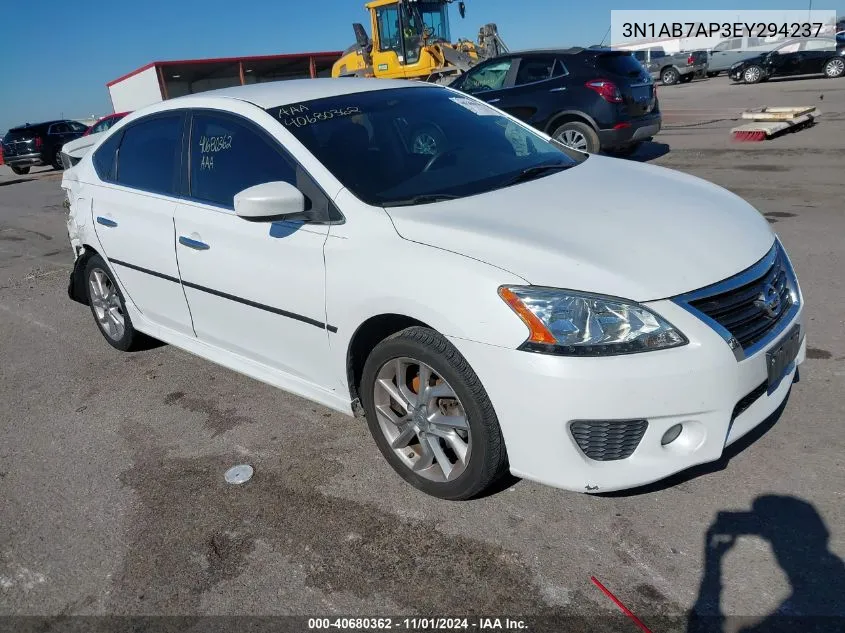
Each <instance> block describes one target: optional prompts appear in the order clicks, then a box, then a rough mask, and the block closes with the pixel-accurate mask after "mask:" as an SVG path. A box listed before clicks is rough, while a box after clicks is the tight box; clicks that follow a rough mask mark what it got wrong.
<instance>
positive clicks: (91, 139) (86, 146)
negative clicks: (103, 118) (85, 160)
mask: <svg viewBox="0 0 845 633" xmlns="http://www.w3.org/2000/svg"><path fill="white" fill-rule="evenodd" d="M103 134H105V132H96V133H95V134H89V135H88V136H80V137H79V138H78V139H75V140H73V141H68V142H67V143H65V144H64V145H62V151H63V152H64V153H65V154H67V155H68V156H73V157H74V158H82V157H83V156H85V154H87V153H88V150H90V149H91V147H93V146H94V145H95V144H96V143H97V141H99V140H100V138H101V137H102V136H103Z"/></svg>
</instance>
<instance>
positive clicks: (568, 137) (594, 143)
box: [551, 121, 601, 154]
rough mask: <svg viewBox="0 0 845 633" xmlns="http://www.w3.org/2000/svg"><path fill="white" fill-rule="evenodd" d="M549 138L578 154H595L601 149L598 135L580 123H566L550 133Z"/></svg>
mask: <svg viewBox="0 0 845 633" xmlns="http://www.w3.org/2000/svg"><path fill="white" fill-rule="evenodd" d="M551 136H552V138H553V139H555V140H556V141H558V142H559V143H562V144H563V145H566V146H567V147H571V148H572V149H575V150H578V151H579V152H587V153H588V154H596V153H598V151H599V150H600V149H601V142H600V141H599V135H598V134H596V131H595V130H594V129H593V128H591V127H590V126H589V125H587V124H586V123H582V122H581V121H568V122H566V123H564V124H563V125H561V126H560V127H558V128H557V129H556V130H555V131H554V132H552V135H551Z"/></svg>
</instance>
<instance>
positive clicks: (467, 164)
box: [267, 86, 584, 206]
mask: <svg viewBox="0 0 845 633" xmlns="http://www.w3.org/2000/svg"><path fill="white" fill-rule="evenodd" d="M267 112H269V113H270V114H271V115H272V116H274V117H276V118H277V119H278V120H279V121H280V123H281V124H282V125H284V127H285V128H286V129H287V130H288V131H289V132H291V133H292V134H293V135H294V136H295V137H296V138H297V139H299V141H300V142H301V143H302V144H303V145H305V146H306V147H307V148H308V150H309V151H310V152H311V153H312V154H314V156H316V157H317V159H318V160H320V162H322V163H323V164H324V165H325V166H326V168H327V169H329V170H330V171H331V172H332V173H333V174H334V175H335V177H336V178H337V179H338V180H339V181H340V182H341V183H342V184H343V185H344V186H345V187H347V188H348V189H349V190H350V191H351V192H352V193H353V194H355V196H357V197H358V198H359V199H361V200H363V201H364V202H366V203H368V204H372V205H376V206H394V205H398V204H407V203H408V202H407V201H409V200H414V199H415V198H425V199H427V200H426V201H431V202H434V201H436V199H440V198H461V197H464V196H471V195H475V194H479V193H483V192H486V191H491V190H493V189H500V188H502V187H506V186H509V185H511V184H515V182H517V181H518V180H519V179H520V177H521V176H525V175H527V174H531V177H537V178H540V177H543V176H544V175H546V174H548V173H553V171H554V169H562V168H566V167H571V166H573V165H575V164H577V163H578V162H579V161H580V160H583V157H584V155H583V154H578V153H577V152H574V151H572V152H571V154H570V153H568V152H570V150H565V149H564V148H563V147H562V146H560V145H558V144H556V143H554V142H551V141H547V140H545V139H544V138H543V137H541V136H539V135H538V134H536V133H534V132H533V131H531V130H530V129H528V128H526V127H524V126H522V125H520V124H518V123H515V122H513V121H511V120H510V119H508V118H506V117H504V116H501V115H500V114H499V113H498V112H497V111H496V110H494V109H493V108H491V107H490V106H488V105H486V104H484V103H482V102H478V101H476V100H474V99H472V98H470V97H467V96H466V95H462V94H460V93H457V92H454V91H452V90H449V89H447V88H439V87H434V86H431V87H419V88H394V89H390V90H373V91H372V92H360V93H353V94H346V95H341V96H338V97H330V98H326V99H316V100H312V101H305V102H301V103H295V104H290V105H284V106H277V107H274V108H268V109H267ZM575 157H578V158H577V160H576V158H575ZM538 168H539V169H538ZM547 168H548V169H547ZM526 179H527V178H526Z"/></svg>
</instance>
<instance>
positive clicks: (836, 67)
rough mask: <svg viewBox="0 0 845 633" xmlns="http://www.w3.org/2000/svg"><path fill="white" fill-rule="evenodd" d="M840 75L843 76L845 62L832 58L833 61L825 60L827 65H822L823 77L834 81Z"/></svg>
mask: <svg viewBox="0 0 845 633" xmlns="http://www.w3.org/2000/svg"><path fill="white" fill-rule="evenodd" d="M842 75H845V60H843V59H842V58H841V57H834V58H833V59H829V60H827V63H826V64H825V65H824V76H825V77H827V78H828V79H836V78H837V77H841V76H842Z"/></svg>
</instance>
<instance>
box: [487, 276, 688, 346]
mask: <svg viewBox="0 0 845 633" xmlns="http://www.w3.org/2000/svg"><path fill="white" fill-rule="evenodd" d="M499 296H500V297H502V299H503V300H504V302H505V303H507V304H508V306H510V308H511V309H512V310H513V311H514V312H516V314H517V315H519V317H520V318H521V319H522V320H523V322H524V323H525V325H527V326H528V330H529V331H530V333H531V334H530V336H529V337H528V340H526V341H525V343H523V344H522V345H521V346H520V349H522V350H525V351H531V352H541V353H545V354H559V355H563V356H610V355H615V354H634V353H637V352H648V351H652V350H658V349H668V348H670V347H678V346H679V345H686V344H687V342H688V341H687V339H686V337H685V336H684V335H683V334H681V333H680V332H679V331H678V330H676V329H675V327H674V326H673V325H672V324H671V323H668V322H667V321H665V320H664V319H662V318H661V317H659V316H658V315H656V314H655V313H654V312H652V311H651V310H649V309H648V308H645V307H643V306H641V305H639V304H636V303H630V302H627V301H624V300H622V299H615V298H612V297H602V296H598V295H589V294H585V293H581V292H574V291H571V290H558V289H556V288H542V287H539V286H502V287H501V288H499Z"/></svg>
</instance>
